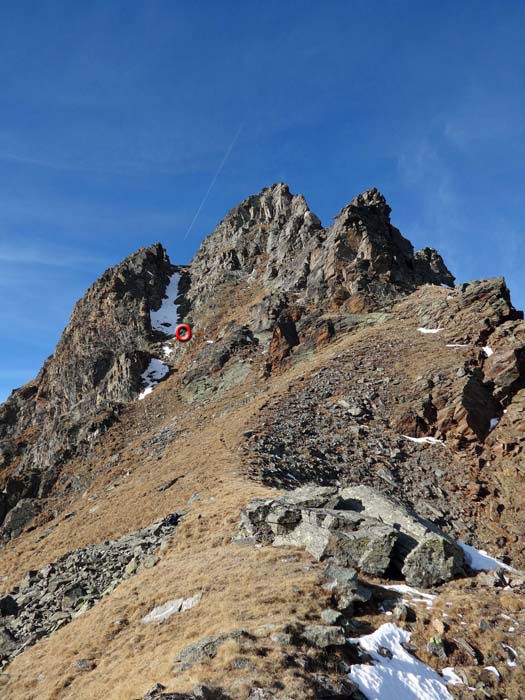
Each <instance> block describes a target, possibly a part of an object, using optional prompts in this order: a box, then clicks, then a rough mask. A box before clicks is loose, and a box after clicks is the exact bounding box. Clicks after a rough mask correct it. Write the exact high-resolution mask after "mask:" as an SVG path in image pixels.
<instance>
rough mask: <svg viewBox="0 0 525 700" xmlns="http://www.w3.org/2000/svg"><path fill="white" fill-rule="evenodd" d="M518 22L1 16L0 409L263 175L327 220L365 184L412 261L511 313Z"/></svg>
mask: <svg viewBox="0 0 525 700" xmlns="http://www.w3.org/2000/svg"><path fill="white" fill-rule="evenodd" d="M524 20H525V6H524V5H523V3H521V2H512V1H509V2H506V3H504V4H501V3H498V2H495V1H494V2H492V1H490V0H489V1H487V2H484V3H481V2H479V1H478V2H470V1H468V0H464V1H462V2H457V0H456V1H455V2H450V1H449V0H442V1H441V2H439V3H438V2H433V3H421V2H411V1H406V2H399V1H395V0H384V1H380V2H377V3H370V2H369V1H368V0H367V1H366V2H360V1H353V0H343V1H333V2H331V1H330V0H328V1H327V2H324V3H318V2H315V3H314V2H304V0H303V1H302V2H291V1H288V2H287V1H286V0H280V1H279V2H276V1H275V0H266V2H265V3H256V2H245V3H240V2H229V1H228V0H222V1H221V2H216V1H215V0H207V1H200V2H199V0H195V1H194V2H181V1H179V0H167V1H165V2H163V1H160V0H149V1H148V2H143V1H140V2H138V1H134V0H125V1H119V0H111V2H107V0H105V1H104V2H101V1H97V0H92V1H91V2H89V3H80V2H74V1H73V2H66V1H65V0H60V1H55V2H50V1H49V0H42V1H41V2H39V3H33V2H27V0H21V1H20V2H17V3H7V2H0V400H2V399H4V398H5V397H6V396H7V395H8V393H9V391H10V390H11V389H12V388H13V387H15V386H20V385H21V384H23V383H24V382H25V381H27V380H29V379H30V378H31V377H32V376H34V374H36V372H37V371H38V369H39V367H40V366H41V364H42V362H43V360H44V359H45V357H47V356H48V355H49V354H50V353H51V352H52V351H53V349H54V346H55V344H56V342H57V340H58V338H59V335H60V333H61V331H62V329H63V327H64V326H65V324H66V323H67V320H68V317H69V314H70V312H71V309H72V306H73V303H74V302H75V301H76V300H77V299H78V298H79V297H81V296H82V294H83V293H84V291H85V289H86V288H87V286H88V285H89V284H90V283H91V282H93V281H94V280H95V279H96V278H97V277H98V276H99V275H100V274H101V273H102V272H103V270H104V269H105V268H107V267H109V266H111V265H113V264H115V263H117V262H118V261H119V260H121V259H122V258H123V257H125V256H126V255H128V254H129V253H131V252H133V251H134V250H135V249H136V248H138V247H139V246H141V245H147V244H150V243H153V242H156V241H158V240H160V241H161V242H163V243H164V244H165V245H166V247H167V248H168V251H169V253H170V256H171V258H172V260H173V261H174V262H179V263H185V262H188V261H189V259H190V258H191V256H192V255H193V253H194V252H195V250H196V249H197V247H198V245H199V243H200V241H201V240H202V238H203V237H204V236H205V235H206V234H207V233H209V232H210V231H211V230H213V228H214V226H215V225H216V224H217V223H218V221H219V220H220V219H221V218H223V216H224V214H225V213H226V211H227V210H228V209H230V208H231V207H232V206H234V205H235V204H237V203H238V202H239V201H240V200H242V199H243V198H244V197H245V196H247V195H249V194H252V193H254V192H258V191H259V190H260V189H262V187H264V186H266V185H269V184H271V183H274V182H279V181H285V182H288V183H289V185H290V187H291V189H292V191H293V192H301V193H303V194H304V195H305V196H306V198H307V200H308V202H309V204H310V206H311V208H312V209H313V210H314V211H315V212H316V213H317V214H318V215H319V216H320V217H321V219H322V221H323V223H324V224H329V223H330V221H331V219H332V217H333V216H334V215H335V214H336V213H337V212H338V210H339V209H340V208H341V207H342V206H343V205H344V204H346V203H347V202H348V201H349V200H350V199H351V198H353V197H354V196H355V195H356V194H358V193H359V192H360V191H363V190H364V189H366V188H368V187H371V186H376V187H378V188H379V189H381V190H382V191H383V192H384V194H385V195H386V197H387V199H388V200H389V202H390V205H391V206H392V209H393V214H392V217H393V222H394V223H395V224H396V225H397V226H398V227H399V228H400V229H401V230H402V232H403V233H404V234H405V235H406V236H407V237H408V238H410V239H411V240H412V242H413V243H414V245H415V246H416V248H420V247H423V246H425V245H432V246H434V247H436V248H438V249H439V250H440V252H441V253H442V254H443V256H444V257H445V260H446V261H447V263H448V265H449V267H450V268H451V269H452V270H453V272H454V273H455V274H456V276H457V278H458V280H460V281H465V280H469V279H473V278H480V277H488V276H495V275H500V274H503V275H505V277H506V278H507V281H508V283H509V286H510V288H511V291H512V294H513V299H514V302H515V304H516V305H517V306H519V307H521V308H523V307H524V306H525V280H524V277H523V274H522V268H523V260H524V259H525V230H524V227H525V224H524V223H523V215H522V209H523V188H524V183H525V172H524V163H525V158H524V156H525V138H524V135H525V134H524V130H525V119H524V118H523V115H524V111H525V110H524V108H525V89H524V88H525V85H524V82H525V51H524V50H523V38H522V29H523V26H524ZM225 156H227V157H225ZM221 165H222V168H221V169H220V172H219V173H218V170H219V167H220V166H221ZM217 173H218V174H217ZM212 183H213V186H212V187H211V189H210V185H211V184H212ZM207 192H209V195H208V196H207V198H206V200H205V201H204V203H203V199H204V198H205V195H206V193H207ZM197 212H198V216H197V218H196V219H195V215H196V213H197ZM192 221H194V224H193V226H192V228H191V230H190V233H189V235H187V236H186V233H187V232H188V229H189V228H190V226H191V224H192Z"/></svg>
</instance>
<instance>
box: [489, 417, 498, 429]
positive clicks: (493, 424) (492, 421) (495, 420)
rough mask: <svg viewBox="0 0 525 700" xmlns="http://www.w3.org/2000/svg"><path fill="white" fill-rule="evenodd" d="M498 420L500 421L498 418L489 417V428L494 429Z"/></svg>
mask: <svg viewBox="0 0 525 700" xmlns="http://www.w3.org/2000/svg"><path fill="white" fill-rule="evenodd" d="M499 421H500V419H499V418H491V419H490V428H489V430H494V428H495V427H496V426H497V425H498V423H499Z"/></svg>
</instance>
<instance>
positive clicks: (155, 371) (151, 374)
mask: <svg viewBox="0 0 525 700" xmlns="http://www.w3.org/2000/svg"><path fill="white" fill-rule="evenodd" d="M169 371H170V368H169V367H168V365H165V364H164V362H161V360H158V359H157V358H156V357H152V358H151V360H150V363H149V365H148V367H147V369H146V370H145V371H144V372H143V373H142V375H141V377H142V383H143V385H144V388H143V389H142V391H141V392H140V394H139V400H142V399H145V398H146V396H148V394H151V392H152V391H153V388H154V387H155V386H156V385H157V384H158V383H159V382H160V380H161V379H164V377H165V376H166V375H167V374H168V373H169Z"/></svg>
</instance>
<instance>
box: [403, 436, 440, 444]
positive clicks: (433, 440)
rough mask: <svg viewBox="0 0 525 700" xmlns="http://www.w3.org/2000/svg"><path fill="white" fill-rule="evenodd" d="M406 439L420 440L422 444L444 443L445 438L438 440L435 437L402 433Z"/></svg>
mask: <svg viewBox="0 0 525 700" xmlns="http://www.w3.org/2000/svg"><path fill="white" fill-rule="evenodd" d="M401 437H404V438H405V440H410V441H411V442H418V443H419V444H420V445H444V444H445V443H444V442H443V440H438V439H437V438H433V437H418V438H416V437H410V436H409V435H401Z"/></svg>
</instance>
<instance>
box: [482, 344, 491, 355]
mask: <svg viewBox="0 0 525 700" xmlns="http://www.w3.org/2000/svg"><path fill="white" fill-rule="evenodd" d="M483 352H484V353H485V357H490V356H491V355H494V350H493V349H492V348H489V346H488V345H486V346H485V347H484V348H483Z"/></svg>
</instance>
